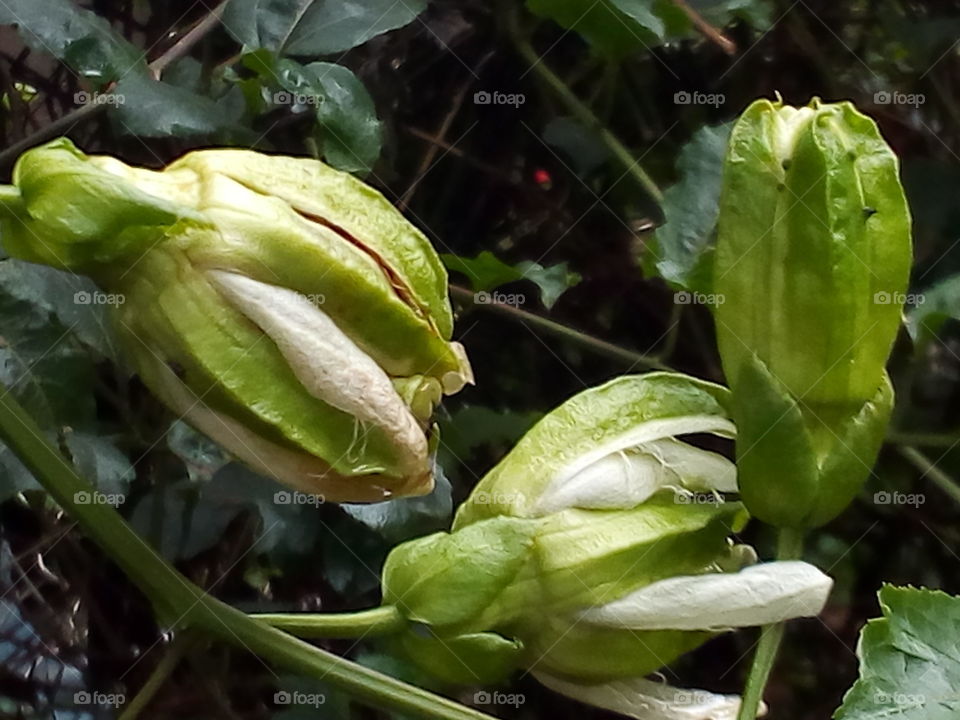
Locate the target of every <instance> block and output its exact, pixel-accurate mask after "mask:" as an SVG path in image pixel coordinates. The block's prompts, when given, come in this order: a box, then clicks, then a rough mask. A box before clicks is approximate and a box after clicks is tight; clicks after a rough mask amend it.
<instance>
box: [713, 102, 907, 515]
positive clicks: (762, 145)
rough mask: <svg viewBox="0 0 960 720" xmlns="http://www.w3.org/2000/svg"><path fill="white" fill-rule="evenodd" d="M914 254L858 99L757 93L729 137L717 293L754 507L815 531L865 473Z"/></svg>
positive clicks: (886, 397)
mask: <svg viewBox="0 0 960 720" xmlns="http://www.w3.org/2000/svg"><path fill="white" fill-rule="evenodd" d="M910 262H911V248H910V216H909V211H908V208H907V203H906V199H905V197H904V193H903V189H902V187H901V185H900V181H899V178H898V163H897V158H896V156H895V155H894V154H893V152H892V151H891V149H890V148H889V147H888V146H887V144H886V143H885V142H884V140H883V138H882V137H881V136H880V133H879V131H878V129H877V127H876V125H875V124H874V122H873V121H872V120H870V119H869V118H867V117H865V116H864V115H862V114H860V113H859V112H857V110H856V109H855V108H854V107H853V105H851V104H850V103H838V104H821V103H820V102H819V101H818V100H814V101H813V102H812V103H811V104H810V106H808V107H804V108H793V107H789V106H785V105H783V103H782V102H779V101H778V102H776V103H773V102H769V101H767V100H760V101H757V102H755V103H754V104H753V105H751V106H750V107H749V108H747V110H746V111H745V112H744V113H743V115H742V116H741V117H740V119H739V120H738V121H737V124H736V126H735V127H734V129H733V133H732V135H731V138H730V146H729V149H728V153H727V159H726V165H725V168H724V184H723V192H722V195H721V201H720V218H719V236H718V241H717V251H716V260H715V266H714V287H715V290H716V292H717V294H718V295H719V296H721V297H723V299H724V302H722V303H720V304H718V305H717V306H716V308H715V312H714V315H715V318H716V324H717V339H718V343H719V346H720V355H721V358H722V360H723V367H724V370H725V372H726V375H727V379H728V381H729V383H730V387H731V389H732V390H733V404H732V406H731V408H732V412H733V416H734V419H735V420H736V423H737V427H738V430H739V437H738V446H737V465H738V469H739V476H740V489H741V493H742V497H743V500H744V503H745V504H746V506H747V509H748V510H749V511H750V513H751V514H752V515H755V516H757V517H759V518H761V519H763V520H765V521H767V522H771V523H773V524H777V525H785V526H795V527H812V526H815V525H819V524H821V523H824V522H826V521H827V520H829V519H831V518H832V517H834V516H835V515H836V514H837V513H839V512H840V511H841V510H842V509H843V508H844V507H845V506H846V505H847V504H848V503H849V501H850V500H851V499H852V497H853V496H854V495H855V494H856V492H857V491H858V490H859V488H860V486H861V485H862V483H863V481H864V480H865V479H866V477H867V475H868V474H869V470H870V467H871V466H872V464H873V462H874V460H875V458H876V454H877V452H878V451H879V447H880V443H881V442H882V437H883V432H884V428H885V426H886V422H887V419H888V417H889V413H890V409H891V406H892V398H893V395H892V390H891V388H890V384H889V380H888V378H887V376H886V374H885V371H884V366H885V364H886V362H887V358H888V356H889V354H890V349H891V347H892V344H893V341H894V339H895V337H896V334H897V330H898V327H899V324H900V319H901V311H902V299H903V297H904V293H905V291H906V288H907V281H908V275H909V270H910Z"/></svg>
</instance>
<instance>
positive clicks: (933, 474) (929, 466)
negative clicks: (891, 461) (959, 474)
mask: <svg viewBox="0 0 960 720" xmlns="http://www.w3.org/2000/svg"><path fill="white" fill-rule="evenodd" d="M900 454H901V455H903V457H904V458H906V459H907V460H908V461H909V462H910V463H911V464H912V465H913V466H914V467H915V468H917V469H918V470H920V472H922V473H923V475H921V477H926V478H930V479H931V480H932V481H933V483H934V484H935V485H936V486H937V487H938V488H940V489H941V490H943V492H945V493H946V494H947V495H949V496H950V497H951V498H953V499H954V500H956V501H957V502H958V503H960V484H958V483H957V481H956V480H954V479H953V478H952V477H950V476H949V475H947V474H946V473H945V472H944V471H943V470H941V469H940V468H938V467H937V466H936V464H935V463H933V462H932V461H931V460H930V459H929V458H928V457H927V456H926V455H924V454H923V453H922V452H920V451H919V450H917V449H916V448H915V447H901V448H900Z"/></svg>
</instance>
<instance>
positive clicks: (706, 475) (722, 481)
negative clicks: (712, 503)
mask: <svg viewBox="0 0 960 720" xmlns="http://www.w3.org/2000/svg"><path fill="white" fill-rule="evenodd" d="M638 449H639V450H641V451H642V452H645V453H648V454H650V455H653V456H654V457H656V458H657V459H658V460H659V461H660V462H661V463H663V465H664V467H666V468H667V469H669V470H670V471H671V472H672V473H673V474H674V475H675V476H676V478H677V481H678V482H680V483H681V484H682V485H683V487H685V488H687V489H688V490H696V491H700V492H710V491H711V490H717V491H719V492H729V493H734V492H737V466H736V465H735V464H734V463H732V462H731V461H730V460H728V459H727V458H725V457H724V456H723V455H720V454H718V453H715V452H710V451H709V450H703V449H702V448H698V447H696V446H695V445H691V444H690V443H686V442H683V441H682V440H677V439H676V438H664V439H663V440H656V441H654V442H649V443H645V444H643V445H641V446H640V447H639V448H638Z"/></svg>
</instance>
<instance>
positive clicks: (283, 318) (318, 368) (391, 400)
mask: <svg viewBox="0 0 960 720" xmlns="http://www.w3.org/2000/svg"><path fill="white" fill-rule="evenodd" d="M207 277H208V278H209V279H210V280H211V281H213V283H214V285H216V287H217V289H219V290H220V292H221V293H223V295H224V296H225V297H226V298H227V299H228V300H229V301H230V302H231V303H232V304H233V305H235V306H236V307H237V308H238V309H239V310H240V311H241V312H242V313H243V314H244V315H246V316H247V317H248V318H250V320H252V321H253V322H255V323H256V324H257V325H258V326H259V327H260V329H261V330H263V332H265V333H266V334H267V335H269V336H270V339H272V340H273V341H274V343H276V346H277V348H278V349H279V350H280V352H281V353H282V354H283V357H284V358H285V359H286V361H287V362H288V363H289V365H290V368H291V369H292V370H293V372H294V374H295V375H296V376H297V379H298V380H299V381H300V382H301V383H302V384H303V387H304V389H305V390H306V391H307V392H308V393H310V394H311V395H312V396H313V397H315V398H317V399H319V400H323V401H324V402H326V403H327V404H329V405H331V406H333V407H335V408H337V409H338V410H343V411H344V412H346V413H349V414H351V415H353V416H354V417H355V418H357V419H358V420H360V421H361V422H363V423H367V424H369V425H374V426H377V427H379V428H381V429H382V430H383V431H384V432H385V433H386V435H387V437H389V438H390V439H391V440H392V441H393V442H394V445H395V446H396V447H397V448H398V449H399V450H401V451H402V452H403V453H404V458H405V462H406V467H405V470H406V472H408V473H410V474H416V473H420V472H423V471H424V469H425V468H426V467H427V456H428V450H427V439H426V436H425V435H424V433H423V430H422V429H421V428H420V426H419V425H418V424H417V421H416V418H414V416H413V414H412V413H411V412H410V409H409V408H408V407H407V406H406V404H405V403H404V402H403V399H402V398H401V397H400V395H399V394H398V393H397V391H396V389H395V388H394V387H393V383H392V382H391V381H390V378H389V377H388V376H387V374H386V373H385V372H384V371H383V369H382V368H381V367H380V366H379V365H377V363H376V362H375V361H374V360H373V359H372V358H371V357H370V356H369V355H367V354H366V353H365V352H363V350H361V349H360V348H359V347H357V345H356V343H354V342H353V340H351V339H350V338H349V337H348V336H347V335H346V334H345V333H344V332H343V331H342V330H340V328H338V327H337V325H336V323H334V322H333V320H331V319H330V317H329V316H328V315H327V314H326V313H324V312H323V311H322V310H320V308H318V307H317V306H316V305H314V304H313V303H312V302H310V300H309V299H308V298H306V297H305V296H303V295H301V294H300V293H298V292H295V291H293V290H289V289H287V288H282V287H278V286H275V285H268V284H266V283H262V282H259V281H257V280H253V279H252V278H249V277H247V276H245V275H240V274H238V273H233V272H227V271H224V270H208V271H207Z"/></svg>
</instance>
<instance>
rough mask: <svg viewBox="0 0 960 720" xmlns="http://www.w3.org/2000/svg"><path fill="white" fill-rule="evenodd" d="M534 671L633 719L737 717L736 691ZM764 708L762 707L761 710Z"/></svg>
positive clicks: (561, 689) (556, 686) (559, 688)
mask: <svg viewBox="0 0 960 720" xmlns="http://www.w3.org/2000/svg"><path fill="white" fill-rule="evenodd" d="M533 674H534V676H535V677H536V678H537V680H539V681H540V682H541V683H543V684H544V685H546V686H547V687H548V688H550V689H551V690H553V691H554V692H558V693H560V694H562V695H566V696H567V697H571V698H573V699H574V700H579V701H580V702H583V703H587V704H588V705H594V706H596V707H600V708H605V709H607V710H613V711H614V712H618V713H621V714H622V715H626V716H627V717H632V718H636V720H736V717H737V713H738V712H739V711H740V698H739V696H737V695H716V694H714V693H710V692H707V691H705V690H685V689H683V688H675V687H671V686H669V685H667V684H665V683H658V682H653V681H652V680H646V679H645V678H629V679H626V680H614V681H611V682H605V683H597V684H595V685H584V684H580V683H574V682H570V681H568V680H563V679H561V678H558V677H555V676H553V675H549V674H547V673H542V672H536V671H534V673H533ZM765 712H766V708H761V710H760V714H761V715H763V714H764V713H765Z"/></svg>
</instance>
